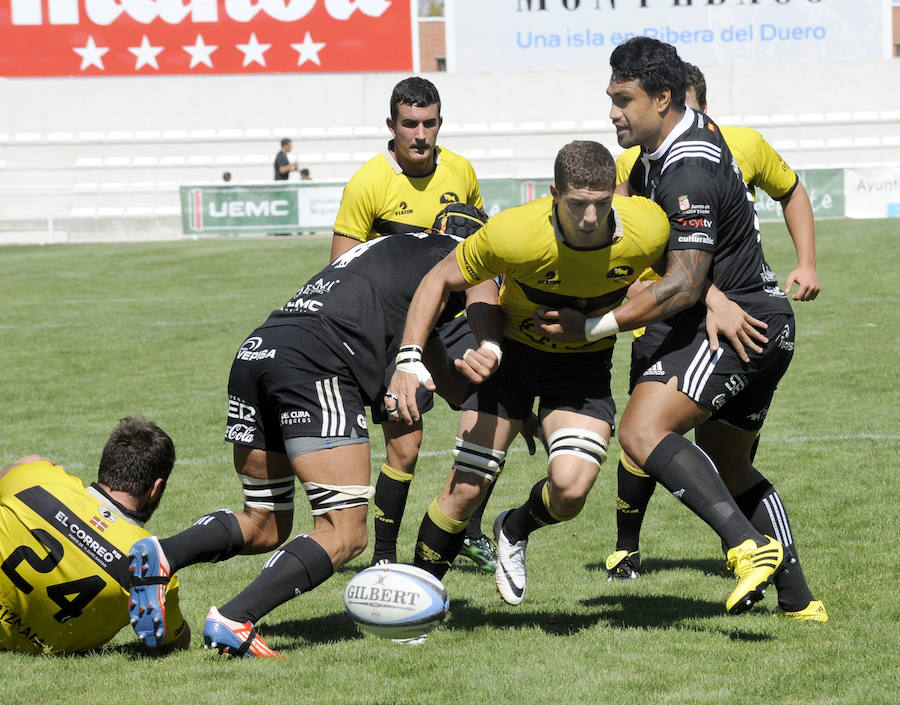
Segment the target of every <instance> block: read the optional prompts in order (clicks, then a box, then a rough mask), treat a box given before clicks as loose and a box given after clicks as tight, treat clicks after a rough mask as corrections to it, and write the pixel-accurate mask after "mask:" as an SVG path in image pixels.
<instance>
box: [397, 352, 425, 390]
mask: <svg viewBox="0 0 900 705" xmlns="http://www.w3.org/2000/svg"><path fill="white" fill-rule="evenodd" d="M397 370H398V371H399V372H407V373H409V374H411V375H415V376H416V379H417V380H419V384H420V385H421V386H425V383H426V382H428V380H430V379H431V373H430V372H429V371H428V368H427V367H425V365H424V364H422V348H420V347H419V346H418V345H404V346H402V347H401V348H400V351H399V352H398V353H397Z"/></svg>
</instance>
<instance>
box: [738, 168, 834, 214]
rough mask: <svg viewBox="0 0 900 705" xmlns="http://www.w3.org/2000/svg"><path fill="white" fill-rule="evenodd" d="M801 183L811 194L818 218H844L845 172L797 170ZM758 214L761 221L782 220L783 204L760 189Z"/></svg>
mask: <svg viewBox="0 0 900 705" xmlns="http://www.w3.org/2000/svg"><path fill="white" fill-rule="evenodd" d="M797 176H798V177H799V179H800V182H801V183H802V184H803V186H804V187H805V188H806V192H807V193H808V194H809V200H810V203H812V208H813V215H814V216H815V217H816V218H828V217H838V218H839V217H843V215H844V170H843V169H807V170H797ZM756 212H757V213H758V214H759V219H760V220H781V219H782V218H783V217H784V216H783V215H782V213H781V204H780V203H779V202H778V201H776V200H774V199H773V198H772V197H771V196H769V194H767V193H766V192H765V191H763V190H762V189H760V188H757V189H756Z"/></svg>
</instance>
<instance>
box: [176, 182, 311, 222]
mask: <svg viewBox="0 0 900 705" xmlns="http://www.w3.org/2000/svg"><path fill="white" fill-rule="evenodd" d="M181 221H182V226H183V230H184V233H185V234H186V235H195V234H200V233H210V234H215V233H237V232H266V231H276V230H279V229H285V228H287V229H289V230H291V229H292V230H297V229H298V228H299V227H300V205H299V189H298V188H297V187H296V186H294V185H287V184H285V185H284V186H275V185H273V186H246V187H242V186H182V187H181Z"/></svg>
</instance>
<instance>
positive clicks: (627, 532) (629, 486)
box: [616, 458, 656, 553]
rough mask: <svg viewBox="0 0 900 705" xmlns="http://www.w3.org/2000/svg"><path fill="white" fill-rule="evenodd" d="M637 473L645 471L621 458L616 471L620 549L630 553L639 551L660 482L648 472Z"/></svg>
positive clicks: (617, 544)
mask: <svg viewBox="0 0 900 705" xmlns="http://www.w3.org/2000/svg"><path fill="white" fill-rule="evenodd" d="M636 471H637V472H641V471H640V469H639V468H636V467H634V466H633V465H630V464H626V462H625V461H624V460H623V459H622V458H620V459H619V467H618V470H617V472H616V476H617V483H618V490H617V495H618V496H617V497H616V531H617V535H616V550H617V551H628V552H629V553H632V552H634V551H637V550H638V547H639V545H640V539H641V525H642V524H643V523H644V514H645V513H646V512H647V504H648V503H649V502H650V498H651V497H652V496H653V490H655V489H656V480H654V479H653V478H652V477H650V476H649V475H647V474H646V473H643V474H641V475H638V474H636Z"/></svg>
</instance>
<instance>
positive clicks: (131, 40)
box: [0, 0, 413, 100]
mask: <svg viewBox="0 0 900 705" xmlns="http://www.w3.org/2000/svg"><path fill="white" fill-rule="evenodd" d="M412 27H413V25H412V11H411V6H410V0H0V76H135V75H137V76H152V75H161V74H244V73H298V72H299V73H307V72H336V71H340V72H343V71H410V70H412V67H413V40H412ZM273 100H274V97H273Z"/></svg>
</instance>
